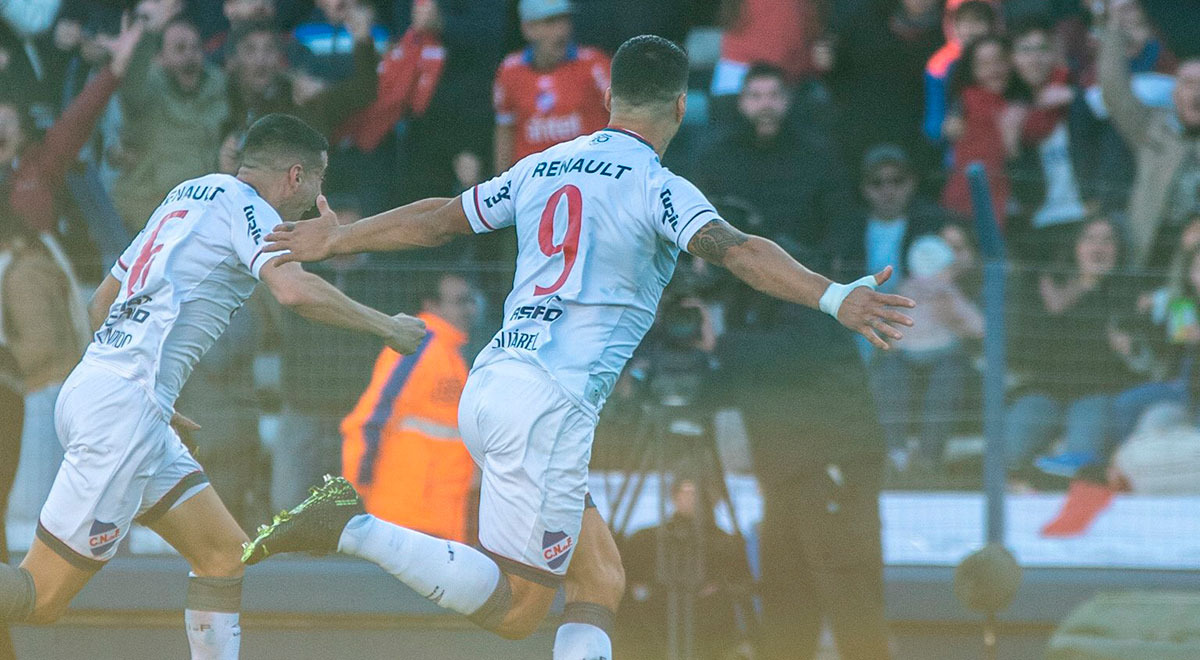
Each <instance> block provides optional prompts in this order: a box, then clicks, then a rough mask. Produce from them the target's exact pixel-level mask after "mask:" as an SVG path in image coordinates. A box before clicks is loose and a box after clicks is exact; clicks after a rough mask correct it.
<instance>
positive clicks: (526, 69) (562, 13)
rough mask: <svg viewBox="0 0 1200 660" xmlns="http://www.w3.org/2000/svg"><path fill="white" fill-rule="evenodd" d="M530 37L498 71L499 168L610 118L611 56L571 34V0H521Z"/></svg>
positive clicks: (593, 128) (591, 130) (589, 130)
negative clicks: (606, 104)
mask: <svg viewBox="0 0 1200 660" xmlns="http://www.w3.org/2000/svg"><path fill="white" fill-rule="evenodd" d="M518 7H519V9H520V15H521V34H523V35H525V39H526V40H527V41H528V42H529V46H527V47H526V48H525V49H524V50H521V51H518V52H515V53H512V54H511V55H509V56H508V57H506V58H505V59H504V62H503V63H501V64H500V70H499V71H497V72H496V85H495V105H496V135H495V158H496V171H497V172H503V171H505V170H507V169H508V168H509V167H511V166H512V164H513V163H515V162H517V161H518V160H520V159H522V158H524V157H525V156H528V155H529V154H532V153H536V152H539V151H542V150H543V149H545V148H547V147H551V146H553V145H555V144H558V143H559V142H566V141H567V140H570V139H573V138H576V137H579V136H580V135H587V134H589V133H594V132H596V131H598V130H600V129H602V128H604V126H605V125H607V124H608V112H607V111H606V110H605V109H604V91H605V90H606V89H608V85H609V80H608V68H609V61H608V56H606V55H605V54H604V53H601V52H600V51H598V50H596V49H594V48H589V47H587V46H580V45H577V44H575V43H574V42H573V41H572V40H571V14H570V12H571V3H570V2H569V0H521V3H520V4H519V5H518Z"/></svg>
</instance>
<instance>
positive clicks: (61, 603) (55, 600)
mask: <svg viewBox="0 0 1200 660" xmlns="http://www.w3.org/2000/svg"><path fill="white" fill-rule="evenodd" d="M21 567H22V568H24V569H25V570H27V571H29V574H30V575H32V576H33V585H34V589H35V591H36V594H37V600H36V604H35V606H34V610H33V619H32V621H33V623H53V622H54V621H56V620H58V618H59V617H61V616H62V614H63V612H65V611H66V610H67V606H68V605H70V604H71V599H72V598H74V597H75V595H76V594H78V593H79V591H80V590H81V589H83V587H84V586H85V585H86V584H87V583H88V581H89V580H91V579H92V576H93V575H95V574H96V571H98V570H99V568H98V567H93V568H82V567H80V566H77V565H75V564H73V563H72V562H70V561H68V560H67V559H66V558H64V557H63V555H62V554H60V553H59V552H56V551H54V550H53V549H51V548H50V546H48V545H47V544H46V543H44V542H42V540H41V539H40V538H34V539H33V544H32V545H31V546H30V547H29V552H28V553H27V554H26V555H25V559H24V560H22V561H21Z"/></svg>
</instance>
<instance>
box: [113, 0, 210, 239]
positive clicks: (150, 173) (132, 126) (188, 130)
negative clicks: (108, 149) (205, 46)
mask: <svg viewBox="0 0 1200 660" xmlns="http://www.w3.org/2000/svg"><path fill="white" fill-rule="evenodd" d="M179 8H180V5H179V3H178V1H177V0H143V2H142V3H141V4H140V5H139V7H138V11H139V14H140V15H141V16H142V20H144V22H145V26H146V32H147V34H146V36H145V37H144V38H143V39H142V40H141V42H140V43H139V44H138V47H137V49H135V50H134V54H133V59H132V61H131V62H130V64H129V71H128V73H127V74H126V76H125V82H124V83H123V84H122V85H121V92H120V98H121V109H122V112H123V116H124V125H123V126H122V130H121V152H122V155H121V158H120V159H121V160H122V161H123V167H122V168H121V169H122V172H121V176H120V178H118V179H117V182H116V184H115V185H114V186H113V191H112V192H113V198H114V201H116V203H117V208H118V210H120V212H121V218H122V219H123V220H124V221H125V226H126V227H128V228H129V230H130V231H131V232H137V231H140V230H141V228H142V226H144V225H145V223H146V219H147V218H149V217H150V213H151V212H152V211H153V210H154V208H155V207H156V206H158V204H159V202H161V201H162V199H163V197H164V196H165V195H166V194H167V192H169V191H170V190H171V188H173V187H174V186H175V185H176V184H178V183H179V182H180V181H184V180H186V179H190V178H193V177H196V176H200V175H202V174H207V173H209V172H213V171H215V170H216V168H217V153H218V150H219V147H220V145H221V138H222V137H223V136H222V135H221V126H222V125H223V124H224V122H225V120H226V118H227V117H228V115H229V103H228V99H227V97H226V87H225V75H224V74H223V73H222V72H221V71H220V70H219V69H217V68H216V67H215V66H213V65H210V64H205V62H204V52H203V51H202V50H201V48H200V33H199V32H198V31H197V30H196V28H195V26H193V25H192V24H191V23H189V22H187V21H186V20H184V19H181V18H178V17H177V16H176V14H177V12H178V11H179Z"/></svg>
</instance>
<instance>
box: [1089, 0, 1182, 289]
mask: <svg viewBox="0 0 1200 660" xmlns="http://www.w3.org/2000/svg"><path fill="white" fill-rule="evenodd" d="M1120 20H1121V19H1120V12H1118V11H1110V12H1109V20H1108V25H1107V26H1106V28H1105V30H1104V34H1103V36H1102V40H1103V41H1102V45H1101V48H1100V84H1101V87H1102V88H1103V90H1104V105H1105V107H1106V108H1107V109H1108V112H1109V114H1110V115H1111V117H1112V121H1113V124H1114V125H1115V126H1116V127H1117V130H1118V131H1120V133H1121V135H1122V136H1123V137H1124V138H1125V141H1126V142H1127V143H1128V144H1129V146H1130V147H1131V148H1132V149H1133V150H1134V151H1135V152H1136V154H1137V176H1136V178H1135V180H1134V183H1133V189H1132V190H1131V192H1130V197H1129V235H1130V239H1131V240H1130V242H1131V246H1130V249H1131V252H1132V259H1131V262H1132V264H1133V265H1135V266H1143V267H1144V266H1149V265H1152V264H1156V263H1164V262H1165V261H1166V260H1167V258H1168V257H1169V255H1170V253H1171V251H1172V250H1173V249H1174V246H1175V245H1176V244H1178V240H1179V233H1180V231H1181V230H1182V228H1183V224H1184V223H1185V222H1186V220H1187V218H1188V214H1189V213H1190V212H1191V211H1192V209H1194V208H1197V207H1200V57H1191V58H1189V59H1186V60H1183V61H1181V62H1180V64H1179V68H1178V69H1177V71H1176V74H1175V89H1174V91H1173V93H1172V100H1173V104H1172V105H1173V108H1171V109H1153V108H1150V107H1148V106H1147V105H1146V104H1145V103H1144V102H1142V101H1141V100H1139V99H1138V97H1137V96H1136V95H1135V94H1134V93H1133V90H1132V88H1131V87H1130V73H1129V64H1128V62H1127V61H1126V52H1127V51H1126V49H1125V46H1124V44H1123V43H1122V40H1123V39H1124V33H1123V31H1122V30H1121V25H1120Z"/></svg>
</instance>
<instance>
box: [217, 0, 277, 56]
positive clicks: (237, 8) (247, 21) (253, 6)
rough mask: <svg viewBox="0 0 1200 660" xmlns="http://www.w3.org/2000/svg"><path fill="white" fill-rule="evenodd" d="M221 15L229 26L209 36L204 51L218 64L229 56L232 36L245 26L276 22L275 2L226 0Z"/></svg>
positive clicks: (271, 0) (267, 0)
mask: <svg viewBox="0 0 1200 660" xmlns="http://www.w3.org/2000/svg"><path fill="white" fill-rule="evenodd" d="M221 15H222V16H224V17H225V20H226V21H227V22H228V23H229V25H228V27H227V28H226V29H224V30H221V31H219V32H217V33H216V34H214V35H213V36H211V37H209V38H208V39H207V40H206V41H205V42H204V52H205V53H206V54H207V55H208V57H209V59H211V60H212V61H214V62H217V63H218V64H221V63H224V62H225V61H226V60H227V59H228V57H229V49H230V43H229V42H230V36H231V35H232V34H233V33H235V32H237V31H239V30H241V29H244V28H245V26H248V25H254V24H258V23H270V24H272V25H274V24H275V2H274V1H273V0H225V2H223V3H222V4H221Z"/></svg>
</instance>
